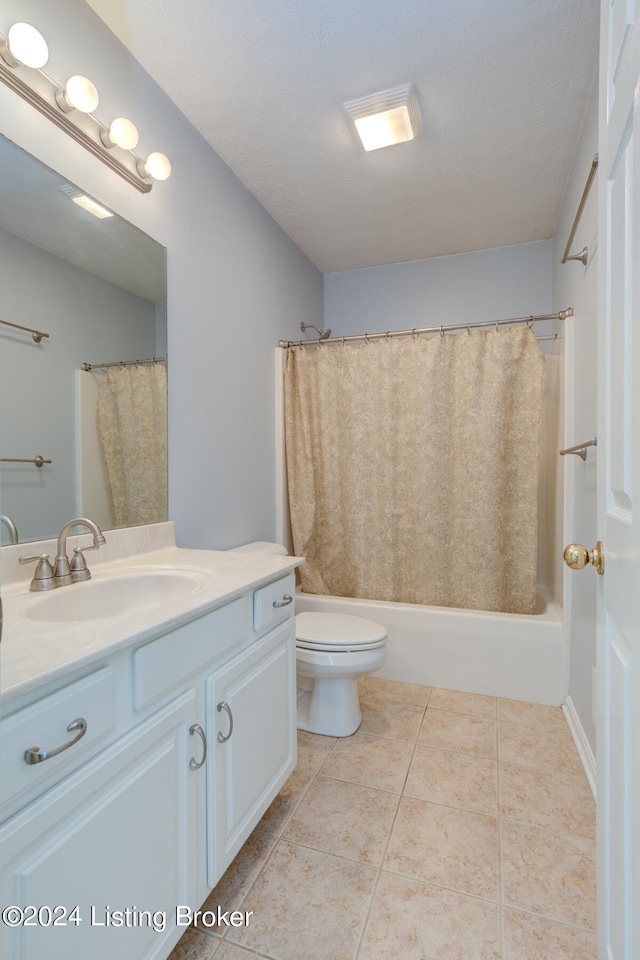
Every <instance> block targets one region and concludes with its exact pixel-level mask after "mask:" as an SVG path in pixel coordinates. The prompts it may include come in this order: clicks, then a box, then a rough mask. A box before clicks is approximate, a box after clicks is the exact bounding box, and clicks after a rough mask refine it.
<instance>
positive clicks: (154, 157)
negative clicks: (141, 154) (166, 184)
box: [138, 153, 171, 180]
mask: <svg viewBox="0 0 640 960" xmlns="http://www.w3.org/2000/svg"><path fill="white" fill-rule="evenodd" d="M138 172H139V173H140V176H141V177H153V179H154V180H168V179H169V177H170V176H171V161H170V160H169V157H165V155H164V153H150V154H149V156H148V157H147V159H146V160H139V161H138Z"/></svg>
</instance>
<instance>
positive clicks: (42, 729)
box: [0, 667, 116, 805]
mask: <svg viewBox="0 0 640 960" xmlns="http://www.w3.org/2000/svg"><path fill="white" fill-rule="evenodd" d="M115 716H116V706H115V681H114V676H113V670H112V668H111V667H103V668H102V669H101V670H98V671H96V672H95V673H92V674H90V676H88V677H84V678H83V679H82V680H77V681H76V682H75V683H71V684H69V686H67V687H64V688H63V689H62V690H58V691H57V692H56V693H53V694H51V695H50V696H48V697H45V698H44V699H43V700H39V701H38V702H37V703H34V704H32V705H31V706H30V707H26V708H25V709H24V710H19V711H18V712H17V713H14V714H12V715H11V716H9V717H7V718H6V719H5V720H2V722H1V723H0V805H4V804H6V803H8V801H9V800H11V799H12V798H14V797H17V796H18V795H20V794H22V793H27V794H30V795H32V796H35V795H36V794H37V793H38V792H39V791H40V789H42V788H44V787H45V786H46V787H47V788H48V787H49V786H51V785H52V784H53V783H55V782H57V780H59V779H60V778H61V777H63V776H67V775H68V774H69V773H70V772H71V771H72V770H74V769H75V768H76V767H77V766H79V765H80V763H84V761H85V760H87V759H88V756H89V755H90V754H91V753H92V752H94V751H95V749H96V747H97V745H98V743H99V742H100V741H102V739H103V737H104V736H105V734H107V733H108V732H109V731H110V730H111V729H112V728H113V727H114V724H115ZM76 720H83V721H84V722H85V724H86V730H85V732H84V734H82V735H80V734H81V729H82V728H81V726H78V728H77V729H75V730H68V729H67V728H68V726H69V725H70V724H72V723H73V721H76ZM74 739H76V742H75V743H73V744H72V745H71V746H69V747H68V748H67V749H65V750H62V751H60V752H59V753H55V751H57V750H58V748H60V747H62V746H64V745H65V744H67V743H69V742H70V741H72V740H74ZM100 745H101V746H102V744H100ZM32 747H36V748H37V749H38V750H39V751H40V752H43V753H44V752H46V753H49V754H54V755H52V756H49V757H48V758H47V759H45V760H42V761H40V762H38V763H32V764H30V763H27V761H26V760H25V752H26V751H28V750H30V749H31V748H32Z"/></svg>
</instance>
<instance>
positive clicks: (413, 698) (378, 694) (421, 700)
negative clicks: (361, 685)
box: [365, 677, 431, 707]
mask: <svg viewBox="0 0 640 960" xmlns="http://www.w3.org/2000/svg"><path fill="white" fill-rule="evenodd" d="M430 694H431V687H426V686H424V685H423V684H421V683H400V682H398V681H397V680H383V679H382V678H381V677H370V678H369V684H368V687H367V692H366V694H365V696H366V697H370V698H372V699H376V700H395V701H397V702H398V703H413V704H414V705H415V706H417V707H426V705H427V703H428V702H429V696H430Z"/></svg>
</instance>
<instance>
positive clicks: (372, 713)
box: [358, 696, 424, 743]
mask: <svg viewBox="0 0 640 960" xmlns="http://www.w3.org/2000/svg"><path fill="white" fill-rule="evenodd" d="M360 709H361V710H362V724H361V726H360V729H359V731H358V732H359V733H364V734H366V735H367V736H369V737H384V738H385V739H387V740H407V741H408V742H410V743H415V742H416V740H417V739H418V733H419V731H420V724H421V723H422V718H423V716H424V707H420V706H416V704H413V703H397V702H396V701H394V700H378V699H376V700H374V699H372V698H371V697H370V696H367V697H366V698H365V699H364V700H362V701H361V702H360Z"/></svg>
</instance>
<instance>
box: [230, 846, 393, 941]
mask: <svg viewBox="0 0 640 960" xmlns="http://www.w3.org/2000/svg"><path fill="white" fill-rule="evenodd" d="M375 878H376V871H375V870H374V869H373V868H372V867H368V866H365V865H364V864H361V863H354V862H353V861H352V860H343V859H341V858H339V857H333V856H330V855H329V854H326V853H321V852H320V851H318V850H310V849H309V848H308V847H302V846H299V845H298V844H293V843H287V842H285V841H283V840H281V841H280V842H279V843H278V846H277V848H276V850H275V851H274V853H273V855H272V857H271V859H270V860H269V863H268V864H267V866H266V867H265V869H264V870H263V871H262V873H261V874H260V876H259V877H258V879H257V880H256V882H255V883H254V885H253V887H252V888H251V890H250V891H249V895H248V896H247V898H246V900H245V902H244V905H243V909H244V910H253V911H254V912H253V916H252V917H251V923H250V924H249V925H247V926H246V927H240V928H238V929H237V930H230V931H229V933H228V934H227V938H226V939H227V940H228V941H231V942H234V943H239V944H240V945H241V946H245V947H250V948H252V949H253V950H258V951H260V952H262V953H267V954H269V956H271V957H274V958H276V960H301V958H303V957H313V958H314V960H345V958H349V960H350V958H351V957H353V956H354V954H355V951H356V947H357V944H358V940H359V938H360V933H361V930H362V926H363V924H364V920H365V917H366V915H367V911H368V909H369V903H370V900H371V895H372V892H373V887H374V882H375Z"/></svg>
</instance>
